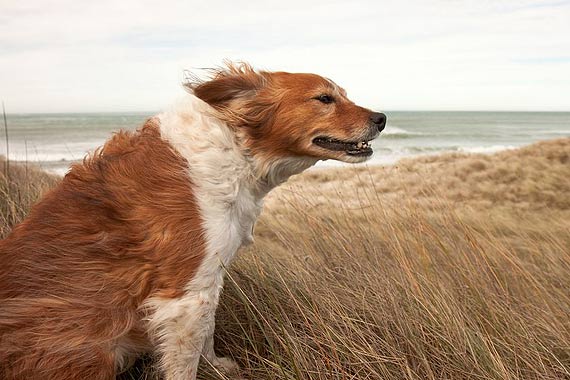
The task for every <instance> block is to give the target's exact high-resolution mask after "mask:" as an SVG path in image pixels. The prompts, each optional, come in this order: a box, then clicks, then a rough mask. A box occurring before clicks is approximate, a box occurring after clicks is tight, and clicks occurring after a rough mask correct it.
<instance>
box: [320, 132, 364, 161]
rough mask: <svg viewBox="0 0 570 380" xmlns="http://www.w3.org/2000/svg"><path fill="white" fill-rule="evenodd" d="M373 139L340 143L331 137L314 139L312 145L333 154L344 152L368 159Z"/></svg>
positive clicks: (340, 141)
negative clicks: (330, 151)
mask: <svg viewBox="0 0 570 380" xmlns="http://www.w3.org/2000/svg"><path fill="white" fill-rule="evenodd" d="M372 140H373V139H370V140H362V141H342V140H337V139H334V138H331V137H324V136H320V137H315V138H314V139H313V144H315V145H317V146H319V147H321V148H324V149H327V150H332V151H334V152H344V153H345V154H347V155H349V156H357V157H368V156H371V155H372V153H373V151H372V148H371V147H370V143H371V141H372Z"/></svg>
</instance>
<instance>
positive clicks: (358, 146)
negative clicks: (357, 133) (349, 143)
mask: <svg viewBox="0 0 570 380" xmlns="http://www.w3.org/2000/svg"><path fill="white" fill-rule="evenodd" d="M356 147H357V148H358V149H360V148H362V141H360V142H359V143H358V144H356Z"/></svg>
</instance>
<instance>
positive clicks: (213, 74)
mask: <svg viewBox="0 0 570 380" xmlns="http://www.w3.org/2000/svg"><path fill="white" fill-rule="evenodd" d="M209 74H210V75H209V78H208V79H206V80H202V79H200V78H199V77H197V76H195V75H192V74H187V79H186V83H185V84H184V86H185V87H186V88H187V89H188V90H189V91H190V92H192V93H193V94H194V95H195V96H197V97H198V98H200V99H202V100H203V101H205V102H206V103H208V104H209V105H211V106H212V107H214V108H216V109H218V110H219V109H223V108H227V107H231V106H232V103H234V102H236V103H242V102H243V101H248V100H250V99H252V98H253V97H254V96H255V94H256V93H257V91H258V90H260V89H262V88H263V87H264V86H265V82H266V78H265V76H264V75H263V74H262V73H258V72H256V71H255V70H254V69H253V68H252V67H251V66H250V65H248V64H247V63H237V64H236V63H232V62H226V63H225V67H222V68H218V69H212V70H209Z"/></svg>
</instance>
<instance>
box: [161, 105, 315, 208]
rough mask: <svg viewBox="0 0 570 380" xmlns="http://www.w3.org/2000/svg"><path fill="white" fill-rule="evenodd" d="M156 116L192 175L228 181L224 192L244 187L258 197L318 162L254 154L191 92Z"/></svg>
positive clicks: (211, 181)
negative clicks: (265, 157)
mask: <svg viewBox="0 0 570 380" xmlns="http://www.w3.org/2000/svg"><path fill="white" fill-rule="evenodd" d="M159 118H160V120H161V135H162V137H163V138H164V139H165V140H167V141H168V142H169V143H170V144H171V145H172V146H173V147H174V148H175V149H176V150H177V151H178V152H179V153H180V154H181V155H182V156H183V157H184V158H185V159H186V160H188V163H189V167H190V174H191V177H192V176H194V175H200V176H201V175H205V176H207V178H206V180H207V181H208V182H210V183H214V182H217V183H219V184H220V185H222V184H223V185H224V186H227V184H228V183H231V184H232V186H233V187H234V188H233V189H232V191H228V192H227V194H230V193H233V194H236V191H237V188H238V187H240V188H246V189H247V190H248V191H249V192H250V193H251V194H252V195H254V196H255V198H256V199H257V201H261V200H262V199H263V198H264V197H265V195H267V193H269V191H271V190H272V189H274V188H275V187H276V186H278V185H280V184H282V183H284V182H285V181H287V179H289V178H290V177H291V176H292V175H295V174H299V173H301V172H302V171H304V170H306V169H307V168H309V167H311V166H313V165H314V164H315V163H316V162H317V159H313V158H310V157H290V158H280V159H276V160H261V159H259V158H256V157H253V156H252V155H251V154H250V153H249V150H248V149H247V148H246V147H245V146H244V140H245V137H244V134H243V133H241V132H240V131H235V130H233V129H232V128H230V127H229V126H228V125H226V124H225V123H224V122H223V121H221V120H220V119H219V118H217V117H216V111H215V110H214V109H213V108H212V107H210V106H209V105H208V104H207V103H205V102H203V101H202V100H200V99H199V98H197V97H195V96H193V95H188V96H187V97H186V98H185V99H184V100H181V101H180V102H179V103H178V104H177V105H176V106H175V107H173V108H172V109H170V110H169V111H167V112H164V113H163V114H161V115H160V116H159ZM206 172H207V173H206ZM226 190H230V189H229V188H228V189H226Z"/></svg>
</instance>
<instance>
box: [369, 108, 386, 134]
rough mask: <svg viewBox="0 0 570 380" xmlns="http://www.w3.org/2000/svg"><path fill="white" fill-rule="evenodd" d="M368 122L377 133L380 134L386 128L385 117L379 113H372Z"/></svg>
mask: <svg viewBox="0 0 570 380" xmlns="http://www.w3.org/2000/svg"><path fill="white" fill-rule="evenodd" d="M370 121H371V122H372V123H374V125H376V127H377V128H378V132H382V131H383V130H384V128H385V127H386V115H384V114H383V113H381V112H372V114H371V115H370Z"/></svg>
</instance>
